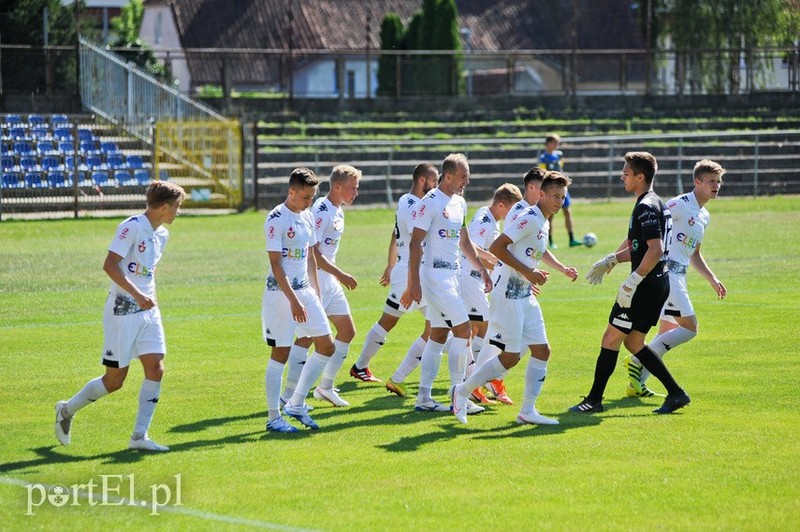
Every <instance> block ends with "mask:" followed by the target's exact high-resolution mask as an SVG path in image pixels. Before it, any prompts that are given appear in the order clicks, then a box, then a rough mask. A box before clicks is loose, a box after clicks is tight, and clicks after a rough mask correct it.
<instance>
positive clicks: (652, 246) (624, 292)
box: [617, 237, 664, 307]
mask: <svg viewBox="0 0 800 532" xmlns="http://www.w3.org/2000/svg"><path fill="white" fill-rule="evenodd" d="M663 257H664V242H663V241H662V240H661V238H660V237H659V238H651V239H648V240H647V251H645V252H644V257H642V262H641V263H639V267H638V268H636V269H635V270H634V271H632V272H631V274H630V275H629V276H628V278H627V279H625V282H623V283H622V284H621V285H620V287H619V291H618V292H617V303H618V304H619V306H620V307H630V306H631V302H632V301H633V294H634V293H635V292H636V288H637V287H638V286H639V283H641V282H642V279H644V278H645V277H646V276H647V274H648V273H650V271H652V269H653V268H655V266H656V264H658V263H659V262H660V261H661V259H662V258H663Z"/></svg>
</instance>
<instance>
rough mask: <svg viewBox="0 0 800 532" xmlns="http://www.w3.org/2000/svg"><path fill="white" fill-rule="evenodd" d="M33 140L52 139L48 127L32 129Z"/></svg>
mask: <svg viewBox="0 0 800 532" xmlns="http://www.w3.org/2000/svg"><path fill="white" fill-rule="evenodd" d="M31 138H32V139H34V140H44V139H49V138H51V136H50V130H49V129H47V128H46V127H41V126H36V127H34V128H33V129H31Z"/></svg>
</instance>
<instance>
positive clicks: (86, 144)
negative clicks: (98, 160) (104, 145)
mask: <svg viewBox="0 0 800 532" xmlns="http://www.w3.org/2000/svg"><path fill="white" fill-rule="evenodd" d="M81 153H83V154H84V155H100V153H101V152H100V150H98V149H97V145H96V144H95V142H94V141H93V140H82V141H81Z"/></svg>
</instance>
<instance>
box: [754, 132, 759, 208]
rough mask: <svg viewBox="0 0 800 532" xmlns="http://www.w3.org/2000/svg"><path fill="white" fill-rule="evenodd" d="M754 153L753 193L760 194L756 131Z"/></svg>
mask: <svg viewBox="0 0 800 532" xmlns="http://www.w3.org/2000/svg"><path fill="white" fill-rule="evenodd" d="M754 144H755V145H754V147H753V150H754V154H753V195H754V196H758V133H756V137H755V142H754Z"/></svg>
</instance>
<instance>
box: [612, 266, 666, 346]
mask: <svg viewBox="0 0 800 532" xmlns="http://www.w3.org/2000/svg"><path fill="white" fill-rule="evenodd" d="M668 297H669V277H668V276H667V275H664V276H663V277H660V278H656V279H653V280H651V281H648V282H644V283H642V284H640V285H639V286H638V288H636V292H635V293H634V294H633V301H631V306H630V307H629V308H622V307H620V306H619V304H618V303H617V302H614V306H613V307H612V308H611V314H610V315H609V316H608V323H609V324H610V325H612V326H614V327H615V328H617V329H619V330H620V331H622V332H624V333H625V334H630V333H631V331H639V332H641V333H644V334H647V332H648V331H649V330H650V328H651V327H653V326H654V325H656V324H657V323H658V320H659V318H660V316H661V309H662V308H663V307H664V303H665V302H666V301H667V298H668Z"/></svg>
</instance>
